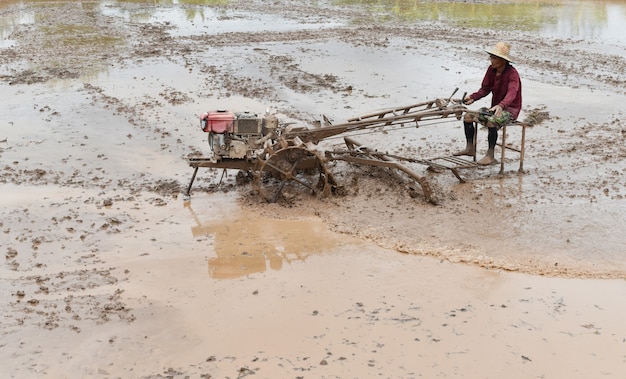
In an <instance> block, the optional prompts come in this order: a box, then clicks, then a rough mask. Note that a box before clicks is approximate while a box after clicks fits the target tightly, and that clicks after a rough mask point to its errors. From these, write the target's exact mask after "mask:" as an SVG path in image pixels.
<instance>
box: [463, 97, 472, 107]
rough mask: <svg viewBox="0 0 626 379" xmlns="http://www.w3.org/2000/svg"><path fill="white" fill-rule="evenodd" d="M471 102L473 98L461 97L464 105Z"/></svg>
mask: <svg viewBox="0 0 626 379" xmlns="http://www.w3.org/2000/svg"><path fill="white" fill-rule="evenodd" d="M473 102H474V99H472V98H471V97H466V98H465V99H463V104H465V105H470V104H471V103H473Z"/></svg>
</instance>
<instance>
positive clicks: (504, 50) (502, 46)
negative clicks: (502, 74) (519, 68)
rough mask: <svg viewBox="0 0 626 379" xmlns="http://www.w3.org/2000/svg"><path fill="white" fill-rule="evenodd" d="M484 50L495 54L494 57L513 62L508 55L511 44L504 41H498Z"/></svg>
mask: <svg viewBox="0 0 626 379" xmlns="http://www.w3.org/2000/svg"><path fill="white" fill-rule="evenodd" d="M485 51H486V52H487V53H488V54H491V55H495V56H496V57H500V58H502V59H504V60H507V61H509V62H511V63H513V58H511V56H510V55H509V54H510V53H511V45H509V44H508V43H506V42H498V43H496V46H494V47H493V48H491V49H488V50H485Z"/></svg>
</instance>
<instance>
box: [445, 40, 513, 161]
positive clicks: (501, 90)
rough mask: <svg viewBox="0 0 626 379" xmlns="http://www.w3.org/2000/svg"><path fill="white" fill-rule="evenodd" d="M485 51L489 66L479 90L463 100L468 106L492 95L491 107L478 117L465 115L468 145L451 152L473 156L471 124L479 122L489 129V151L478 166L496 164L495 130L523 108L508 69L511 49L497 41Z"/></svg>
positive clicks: (483, 109) (464, 123) (496, 136)
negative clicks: (489, 61)
mask: <svg viewBox="0 0 626 379" xmlns="http://www.w3.org/2000/svg"><path fill="white" fill-rule="evenodd" d="M485 52H487V53H488V54H489V59H490V60H491V65H490V66H489V68H488V69H487V72H486V73H485V77H484V78H483V82H482V84H481V86H480V89H479V90H478V91H476V92H474V93H473V94H471V95H469V97H467V98H465V99H464V103H465V104H466V105H470V104H472V103H473V102H474V101H476V100H479V99H482V98H483V97H485V96H487V95H488V94H489V93H491V94H492V96H491V108H489V109H487V108H481V109H480V111H479V113H478V114H475V113H474V114H472V113H465V116H464V117H463V126H464V128H465V139H466V140H467V145H466V147H465V149H464V150H461V151H459V152H457V153H454V155H457V156H458V155H471V156H474V155H475V154H476V150H475V146H474V133H475V131H474V124H473V123H474V122H475V121H478V122H480V123H481V124H482V125H486V126H487V128H488V130H489V134H488V136H487V141H488V143H489V149H488V150H487V155H485V156H484V157H483V158H482V159H480V160H479V161H478V164H480V165H489V164H493V163H496V159H495V158H494V148H495V146H496V141H497V140H498V130H499V129H500V128H501V127H503V126H504V125H506V124H508V123H511V122H513V121H515V119H517V116H518V115H519V112H520V110H521V109H522V82H521V81H520V78H519V74H518V73H517V70H516V69H515V67H513V66H511V63H513V61H512V60H511V57H510V56H509V54H510V52H511V46H510V45H509V44H508V43H506V42H498V43H497V44H496V46H495V47H493V48H492V49H489V50H485ZM490 113H491V114H490Z"/></svg>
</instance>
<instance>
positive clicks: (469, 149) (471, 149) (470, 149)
mask: <svg viewBox="0 0 626 379" xmlns="http://www.w3.org/2000/svg"><path fill="white" fill-rule="evenodd" d="M475 154H476V149H475V148H474V144H473V143H471V142H468V143H467V145H466V146H465V149H463V150H461V151H457V152H456V153H454V154H452V155H454V156H456V157H458V156H459V155H469V156H472V157H473V156H474V155H475Z"/></svg>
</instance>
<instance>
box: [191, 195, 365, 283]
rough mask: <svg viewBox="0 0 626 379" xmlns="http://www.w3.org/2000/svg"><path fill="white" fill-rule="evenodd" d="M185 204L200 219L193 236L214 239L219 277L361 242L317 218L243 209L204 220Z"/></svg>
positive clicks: (212, 265) (214, 272)
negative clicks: (266, 214)
mask: <svg viewBox="0 0 626 379" xmlns="http://www.w3.org/2000/svg"><path fill="white" fill-rule="evenodd" d="M185 206H186V207H187V208H188V209H189V210H190V211H191V214H192V215H193V217H194V219H195V221H196V226H193V227H192V228H191V233H192V234H193V236H194V237H196V238H198V239H200V238H201V237H205V238H207V240H208V241H212V242H213V250H214V251H215V255H216V257H215V258H211V259H209V275H210V276H211V277H212V278H216V279H231V278H237V277H241V276H245V275H250V274H255V273H260V272H264V271H266V270H267V268H268V267H269V268H271V269H272V270H280V269H281V268H282V267H283V264H284V263H291V262H294V261H304V260H305V259H306V258H307V257H308V256H310V255H312V254H320V253H324V252H328V251H331V250H332V249H335V248H337V247H338V246H340V245H343V244H347V243H351V244H355V243H357V242H355V240H353V239H352V238H350V237H347V236H340V235H337V234H335V233H332V232H330V231H328V230H326V228H325V226H324V224H322V222H321V221H319V220H317V219H304V220H280V219H269V218H264V217H261V216H259V215H257V214H253V213H246V212H239V213H238V214H237V215H232V216H231V217H225V218H223V219H221V218H219V217H218V219H217V220H215V219H213V220H211V221H209V222H200V220H199V218H198V216H197V215H196V214H195V213H194V211H193V210H192V209H191V206H190V204H186V205H185Z"/></svg>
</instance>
